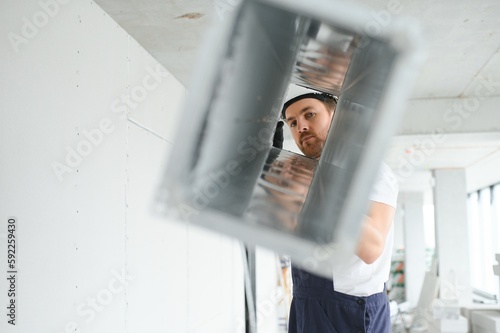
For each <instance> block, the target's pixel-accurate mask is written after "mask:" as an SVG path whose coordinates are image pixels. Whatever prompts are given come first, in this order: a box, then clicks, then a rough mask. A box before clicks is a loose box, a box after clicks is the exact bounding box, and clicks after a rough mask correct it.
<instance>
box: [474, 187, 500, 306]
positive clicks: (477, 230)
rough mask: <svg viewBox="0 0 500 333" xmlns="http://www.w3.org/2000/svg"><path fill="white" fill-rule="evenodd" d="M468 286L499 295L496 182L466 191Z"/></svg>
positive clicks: (499, 198)
mask: <svg viewBox="0 0 500 333" xmlns="http://www.w3.org/2000/svg"><path fill="white" fill-rule="evenodd" d="M467 204H468V215H469V216H468V219H469V243H470V263H471V283H472V287H473V288H475V289H479V290H481V291H485V292H487V293H490V294H494V295H497V299H498V295H499V281H498V276H495V275H494V273H493V265H497V262H496V260H495V254H496V253H500V244H499V243H500V184H497V185H495V186H491V187H488V188H484V189H481V190H478V191H476V192H473V193H470V194H469V195H468V199H467Z"/></svg>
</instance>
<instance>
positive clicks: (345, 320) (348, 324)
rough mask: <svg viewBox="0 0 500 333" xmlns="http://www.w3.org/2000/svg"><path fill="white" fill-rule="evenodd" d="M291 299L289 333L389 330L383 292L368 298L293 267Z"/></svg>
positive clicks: (383, 332) (350, 332)
mask: <svg viewBox="0 0 500 333" xmlns="http://www.w3.org/2000/svg"><path fill="white" fill-rule="evenodd" d="M292 279H293V299H292V305H291V308H290V319H289V323H288V333H337V332H338V333H358V332H366V333H390V332H391V320H390V310H389V301H388V298H387V294H386V293H385V288H384V292H381V293H378V294H374V295H371V296H367V297H358V296H351V295H347V294H343V293H339V292H337V291H335V290H334V287H333V281H332V280H329V279H325V278H322V277H319V276H317V275H314V274H311V273H308V272H306V271H303V270H300V269H298V268H297V267H294V266H293V267H292Z"/></svg>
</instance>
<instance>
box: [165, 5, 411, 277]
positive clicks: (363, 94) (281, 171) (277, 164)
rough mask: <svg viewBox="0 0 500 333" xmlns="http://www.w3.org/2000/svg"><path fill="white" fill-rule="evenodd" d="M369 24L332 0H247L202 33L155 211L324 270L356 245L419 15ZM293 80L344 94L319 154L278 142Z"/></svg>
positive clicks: (407, 79) (407, 78)
mask: <svg viewBox="0 0 500 333" xmlns="http://www.w3.org/2000/svg"><path fill="white" fill-rule="evenodd" d="M374 23H376V22H375V21H374V19H373V18H372V17H371V16H370V15H369V14H368V13H364V12H363V11H362V10H360V9H359V8H357V7H356V8H353V7H350V6H348V5H347V4H345V3H340V2H335V1H330V0H315V1H307V2H301V1H293V0H280V1H266V2H264V1H250V0H248V1H243V2H242V4H241V6H240V7H239V8H238V10H237V11H236V12H235V14H234V16H233V17H232V19H228V20H225V21H223V22H219V24H218V25H216V26H215V27H214V28H213V31H212V33H211V34H210V37H209V38H207V41H206V45H205V47H204V52H203V53H202V57H201V59H200V63H199V66H198V68H197V70H196V75H195V77H194V80H193V84H192V85H191V87H190V90H189V91H190V93H189V97H188V100H187V103H186V106H185V109H184V114H183V121H182V123H181V126H180V128H179V133H178V139H177V141H176V142H177V144H176V146H175V147H174V148H173V151H172V154H171V159H170V164H169V165H168V168H167V169H166V170H165V174H164V180H163V183H162V184H161V187H160V190H159V192H158V201H157V204H158V208H159V210H160V211H161V212H162V213H164V214H166V215H168V216H170V217H172V216H173V217H176V218H178V219H182V220H185V221H189V222H192V223H195V224H198V225H201V226H203V227H207V228H210V229H213V230H215V231H218V232H222V233H225V234H227V235H230V236H233V237H237V238H240V239H241V240H243V241H244V242H246V243H251V244H258V245H262V246H265V247H268V248H271V249H274V250H276V251H278V252H281V253H286V254H290V255H291V256H292V259H293V260H294V261H295V263H296V264H299V265H302V266H303V267H305V268H307V269H309V270H312V271H314V272H316V273H318V274H322V275H325V276H329V275H330V274H331V267H332V265H334V264H335V263H336V260H340V259H339V258H342V257H344V256H343V253H345V252H346V251H347V252H348V251H352V250H353V249H354V246H355V242H356V239H357V237H358V232H359V228H360V224H361V221H362V216H363V214H364V213H365V212H366V210H367V207H368V196H369V192H370V189H371V186H372V184H373V181H374V178H375V176H376V173H377V170H378V167H379V164H380V162H381V160H382V157H383V153H384V150H385V147H386V145H387V143H388V141H389V139H390V138H391V136H392V134H393V133H394V131H395V128H396V125H397V123H398V121H399V119H400V117H401V112H402V110H403V107H402V105H403V102H404V101H405V99H406V96H407V93H408V91H409V84H410V83H411V80H412V78H413V76H414V73H415V65H416V63H417V62H418V59H419V57H418V52H417V51H418V45H419V43H418V38H417V37H418V34H416V33H415V29H414V26H413V25H411V24H409V23H408V22H404V23H402V22H401V21H396V20H395V19H394V20H392V23H391V24H390V25H389V26H385V27H382V26H380V25H379V26H378V29H374V28H373V27H375V25H374ZM290 84H298V85H302V86H306V87H309V88H312V89H315V90H319V91H323V92H329V93H332V94H334V95H337V96H339V101H338V105H337V110H336V113H335V118H334V121H333V123H332V125H331V128H330V132H329V135H328V138H327V142H326V143H325V147H324V150H323V154H322V156H321V158H320V160H319V161H317V160H312V159H310V158H307V157H304V156H301V155H297V154H295V153H291V152H288V151H282V150H280V149H276V148H273V149H271V145H272V137H273V132H274V128H275V126H276V122H277V121H278V118H279V115H280V111H281V107H282V104H283V98H284V96H285V94H286V92H287V89H288V87H289V85H290Z"/></svg>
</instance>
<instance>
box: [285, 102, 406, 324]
mask: <svg viewBox="0 0 500 333" xmlns="http://www.w3.org/2000/svg"><path fill="white" fill-rule="evenodd" d="M335 107H336V99H335V98H334V97H333V96H331V95H328V94H321V93H307V94H302V95H299V96H297V97H295V98H293V99H291V100H289V101H288V102H286V103H285V105H284V107H283V110H282V117H283V119H284V120H285V122H286V123H287V124H288V126H289V127H290V131H291V133H292V137H293V139H294V140H295V143H296V144H297V146H298V147H299V149H300V150H301V151H302V152H303V153H304V154H305V155H306V156H308V157H311V158H316V159H318V158H320V156H321V152H322V150H323V147H324V144H325V140H326V136H327V134H328V130H329V128H330V124H331V121H332V119H333V115H334V113H335ZM390 179H394V176H393V175H392V174H391V171H390V169H389V168H388V167H387V166H385V165H382V167H381V171H380V172H379V177H378V179H377V181H376V183H375V186H374V189H373V191H372V194H371V196H370V200H371V206H370V209H369V212H368V213H367V214H366V216H365V219H364V221H363V225H362V230H361V233H360V237H359V241H358V246H357V250H356V253H355V255H354V254H353V256H352V258H350V260H349V262H348V263H347V264H346V265H345V266H343V267H337V268H335V270H334V272H333V281H332V280H329V279H324V278H322V277H319V276H316V275H314V274H311V273H308V272H306V271H303V270H300V269H298V268H296V267H293V269H292V278H293V284H294V286H293V300H292V306H291V310H290V320H289V332H290V333H295V332H297V333H299V332H308V333H316V332H317V333H330V332H340V333H347V332H370V333H372V332H373V333H386V332H391V325H390V312H389V303H388V299H387V295H386V291H385V281H387V279H388V277H389V270H390V261H391V252H392V243H393V240H392V237H393V235H392V220H393V217H394V211H395V207H396V200H397V188H396V187H395V186H394V184H393V183H390V182H389V181H388V180H390Z"/></svg>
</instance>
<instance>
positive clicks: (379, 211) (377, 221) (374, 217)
mask: <svg viewBox="0 0 500 333" xmlns="http://www.w3.org/2000/svg"><path fill="white" fill-rule="evenodd" d="M371 203H372V205H371V207H370V212H369V214H368V216H365V220H364V222H363V225H362V228H361V234H360V238H359V243H358V248H357V251H356V254H357V256H358V257H359V258H360V259H361V260H363V261H364V262H365V263H366V264H373V263H374V262H375V261H376V260H377V259H378V258H379V257H380V256H381V255H382V252H383V251H384V247H385V242H386V239H387V234H388V233H389V230H390V229H391V225H392V220H393V219H394V212H395V209H394V207H392V206H389V205H386V204H383V203H380V202H375V201H371Z"/></svg>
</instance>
